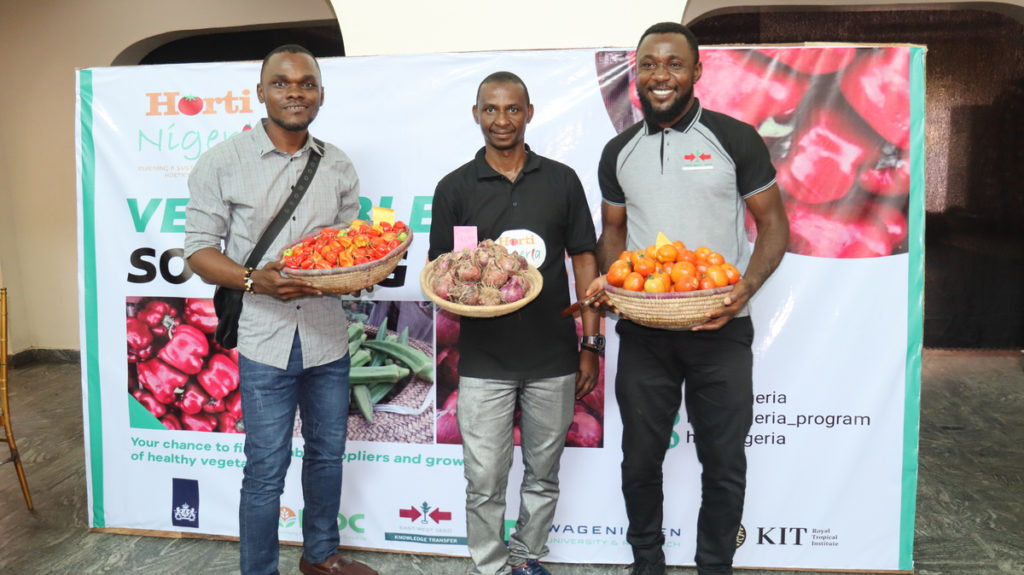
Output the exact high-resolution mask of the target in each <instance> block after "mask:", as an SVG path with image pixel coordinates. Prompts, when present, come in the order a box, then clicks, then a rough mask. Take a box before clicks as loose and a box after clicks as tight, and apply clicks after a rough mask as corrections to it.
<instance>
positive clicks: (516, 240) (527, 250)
mask: <svg viewBox="0 0 1024 575" xmlns="http://www.w3.org/2000/svg"><path fill="white" fill-rule="evenodd" d="M512 205H513V207H515V204H514V203H513V204H512ZM495 241H496V243H498V245H500V246H501V247H503V248H505V249H506V250H508V251H509V252H510V253H511V252H514V253H518V254H519V255H521V256H523V257H524V258H526V261H527V262H528V263H529V264H530V265H531V266H533V267H535V268H539V267H540V266H541V264H543V263H544V260H545V259H547V256H548V248H547V244H545V243H544V238H542V237H540V235H538V234H536V233H534V232H532V231H530V230H524V229H519V230H505V231H504V232H502V233H501V235H500V236H499V237H498V239H497V240H495Z"/></svg>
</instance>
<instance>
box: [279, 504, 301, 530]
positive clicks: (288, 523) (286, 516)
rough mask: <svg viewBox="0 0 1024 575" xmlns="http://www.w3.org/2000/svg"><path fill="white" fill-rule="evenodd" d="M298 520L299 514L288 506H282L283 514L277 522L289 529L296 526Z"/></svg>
mask: <svg viewBox="0 0 1024 575" xmlns="http://www.w3.org/2000/svg"><path fill="white" fill-rule="evenodd" d="M296 521H298V516H297V515H296V514H295V512H294V511H292V510H291V509H289V508H288V507H282V508H281V516H280V519H279V520H278V522H277V523H278V525H280V526H281V527H284V528H285V529H288V528H290V527H294V526H295V522H296Z"/></svg>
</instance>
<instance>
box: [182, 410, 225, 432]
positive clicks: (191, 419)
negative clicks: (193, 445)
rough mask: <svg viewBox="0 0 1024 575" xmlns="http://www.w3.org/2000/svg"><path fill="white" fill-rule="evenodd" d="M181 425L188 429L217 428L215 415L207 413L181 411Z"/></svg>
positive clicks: (211, 429)
mask: <svg viewBox="0 0 1024 575" xmlns="http://www.w3.org/2000/svg"><path fill="white" fill-rule="evenodd" d="M181 426H182V427H183V428H185V429H187V430H189V431H214V430H216V429H217V416H215V415H210V414H209V413H196V414H190V413H182V414H181Z"/></svg>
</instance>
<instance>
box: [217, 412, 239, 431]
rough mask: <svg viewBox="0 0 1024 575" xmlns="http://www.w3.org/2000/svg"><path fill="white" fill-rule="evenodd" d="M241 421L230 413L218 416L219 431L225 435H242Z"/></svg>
mask: <svg viewBox="0 0 1024 575" xmlns="http://www.w3.org/2000/svg"><path fill="white" fill-rule="evenodd" d="M239 423H240V421H239V419H238V418H237V417H235V416H234V415H231V414H230V413H227V412H224V413H221V414H220V415H218V416H217V431H220V432H223V433H242V430H241V429H238V427H239Z"/></svg>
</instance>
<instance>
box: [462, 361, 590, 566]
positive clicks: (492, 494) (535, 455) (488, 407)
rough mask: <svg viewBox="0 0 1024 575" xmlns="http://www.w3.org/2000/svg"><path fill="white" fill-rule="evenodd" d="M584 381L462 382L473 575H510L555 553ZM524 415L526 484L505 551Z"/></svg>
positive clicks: (567, 378)
mask: <svg viewBox="0 0 1024 575" xmlns="http://www.w3.org/2000/svg"><path fill="white" fill-rule="evenodd" d="M575 393H576V374H575V373H573V374H570V375H566V376H562V377H552V378H547V379H529V380H514V381H512V380H502V379H478V378H474V377H460V378H459V403H458V407H457V408H456V411H455V413H456V418H457V420H458V423H459V431H460V433H462V451H463V456H464V459H465V468H464V471H465V474H466V481H467V485H466V535H467V539H468V543H469V556H470V557H471V558H472V560H473V569H472V570H471V571H470V574H471V575H506V574H507V573H509V572H510V571H511V568H512V566H513V565H520V564H522V563H524V562H525V561H526V560H527V559H538V558H540V557H543V556H544V555H547V553H548V546H547V541H548V531H549V530H550V529H551V522H552V521H553V520H554V517H555V505H556V504H557V503H558V469H559V464H560V461H561V457H562V449H563V448H564V447H565V434H566V432H568V431H569V426H570V425H571V424H572V416H573V408H574V405H575ZM517 397H518V399H519V404H520V408H521V414H520V420H519V429H520V432H521V436H522V451H523V467H524V471H523V483H522V486H521V487H520V490H519V519H518V521H516V530H515V533H513V534H512V535H511V537H509V546H508V547H505V541H504V538H503V534H504V531H505V488H506V486H507V485H508V473H509V468H510V467H511V466H512V452H513V432H512V423H513V418H514V415H515V409H516V398H517Z"/></svg>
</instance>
